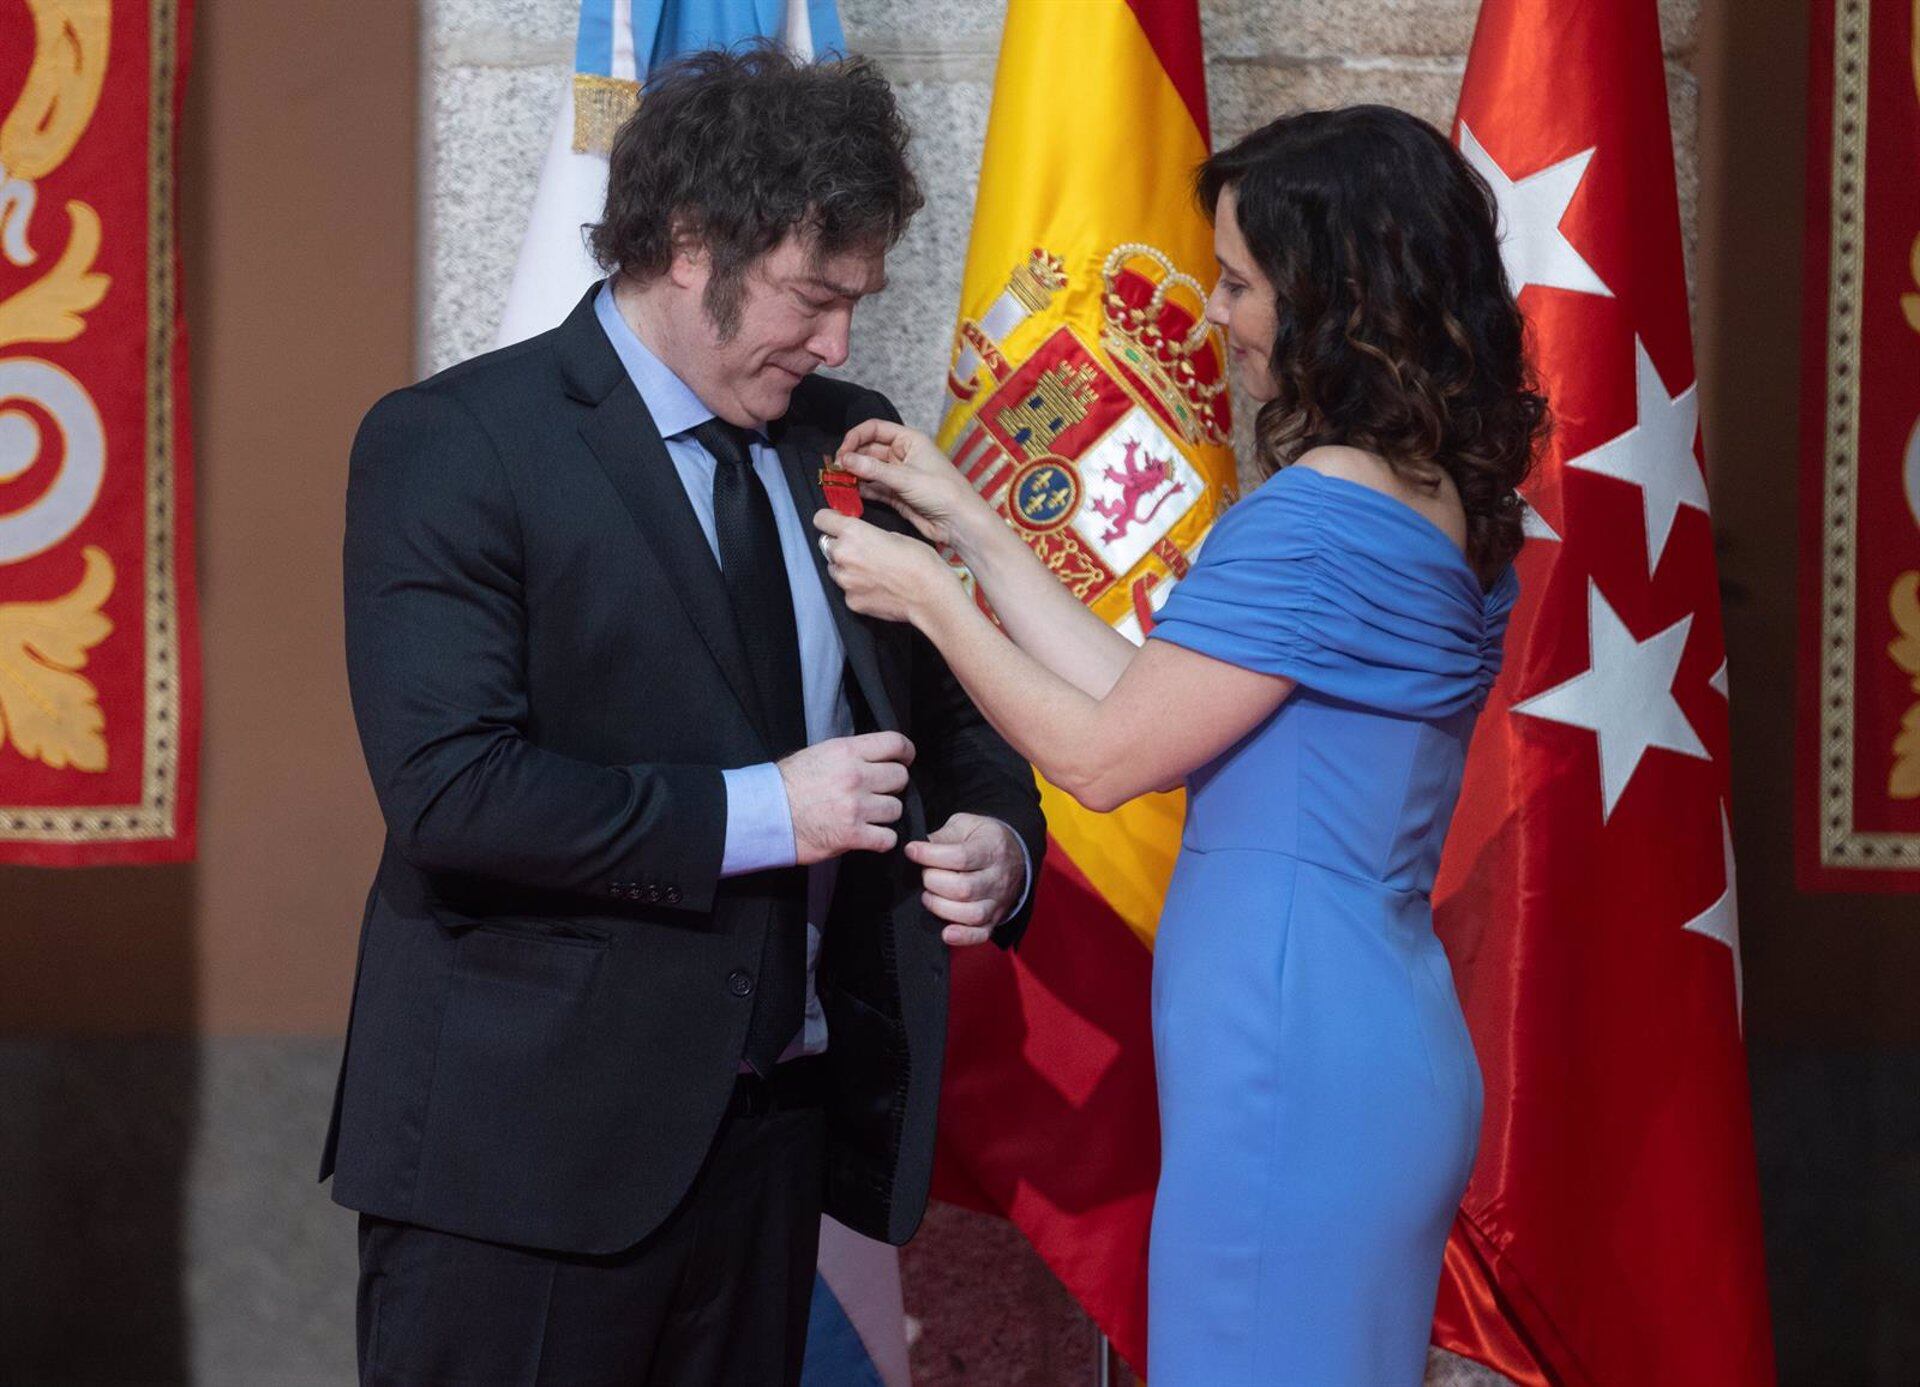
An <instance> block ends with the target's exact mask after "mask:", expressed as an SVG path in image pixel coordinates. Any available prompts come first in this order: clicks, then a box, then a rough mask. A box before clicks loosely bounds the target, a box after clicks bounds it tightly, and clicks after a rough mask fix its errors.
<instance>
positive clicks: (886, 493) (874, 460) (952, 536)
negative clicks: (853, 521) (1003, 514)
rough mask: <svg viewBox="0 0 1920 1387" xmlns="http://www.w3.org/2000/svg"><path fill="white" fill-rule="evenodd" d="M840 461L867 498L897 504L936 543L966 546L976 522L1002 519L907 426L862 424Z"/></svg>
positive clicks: (837, 462) (935, 447) (843, 448)
mask: <svg viewBox="0 0 1920 1387" xmlns="http://www.w3.org/2000/svg"><path fill="white" fill-rule="evenodd" d="M834 465H835V466H837V467H840V468H843V469H845V470H846V471H848V472H851V473H853V475H854V476H856V477H858V478H859V479H860V494H861V495H862V496H864V497H866V498H867V499H868V500H871V501H879V502H882V503H883V504H885V505H889V506H891V507H893V509H895V510H896V511H898V512H899V513H900V514H901V515H902V516H904V517H905V518H906V519H907V520H908V521H909V522H910V523H911V524H912V525H913V527H914V528H915V529H916V530H918V531H919V532H920V533H921V535H922V536H924V537H925V538H926V539H927V540H928V541H929V542H930V543H933V544H937V545H943V546H946V547H948V548H954V549H962V550H964V548H965V546H966V541H967V538H968V536H969V534H970V533H971V532H972V529H973V527H974V526H976V525H979V524H983V523H985V524H993V525H998V524H999V523H1000V518H999V516H998V515H996V514H995V513H994V511H993V508H992V507H991V506H989V505H987V503H986V502H985V501H984V500H982V499H981V497H980V493H979V492H977V491H975V490H974V489H973V488H972V487H971V486H969V485H968V484H967V479H966V478H965V477H962V476H961V475H960V473H959V472H958V471H957V470H956V469H955V468H954V465H953V463H952V462H950V461H949V460H948V458H947V455H946V454H945V453H943V452H941V451H940V449H939V447H938V445H936V444H935V443H934V441H933V440H932V439H931V438H928V437H927V436H926V435H925V434H923V433H920V432H918V431H917V430H914V429H910V428H908V427H907V426H906V425H904V424H895V423H891V422H889V421H888V420H885V419H869V420H868V421H867V422H866V423H864V424H858V425H856V426H855V427H854V428H853V429H852V431H851V432H849V433H848V434H847V436H846V439H845V440H844V441H843V442H842V443H841V444H840V456H839V457H838V458H836V459H835V460H834ZM963 557H964V554H963Z"/></svg>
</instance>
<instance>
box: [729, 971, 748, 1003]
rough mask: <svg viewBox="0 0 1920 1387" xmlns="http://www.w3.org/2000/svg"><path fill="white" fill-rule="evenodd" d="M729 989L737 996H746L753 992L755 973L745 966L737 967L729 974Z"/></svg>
mask: <svg viewBox="0 0 1920 1387" xmlns="http://www.w3.org/2000/svg"><path fill="white" fill-rule="evenodd" d="M727 991H729V992H731V993H732V994H733V995H734V996H736V997H746V996H749V995H751V994H752V992H753V975H752V974H751V973H749V972H747V970H746V969H744V968H736V969H734V970H733V971H732V972H731V973H729V974H727Z"/></svg>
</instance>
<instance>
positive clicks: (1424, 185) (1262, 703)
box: [816, 107, 1545, 1387]
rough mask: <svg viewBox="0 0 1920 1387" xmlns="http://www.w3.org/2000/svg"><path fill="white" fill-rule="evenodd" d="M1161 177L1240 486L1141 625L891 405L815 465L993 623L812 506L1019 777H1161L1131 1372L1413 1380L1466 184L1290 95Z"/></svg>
mask: <svg viewBox="0 0 1920 1387" xmlns="http://www.w3.org/2000/svg"><path fill="white" fill-rule="evenodd" d="M1198 191H1199V195H1200V197H1201V198H1202V200H1203V203H1204V205H1205V207H1206V208H1207V210H1208V211H1209V212H1210V213H1211V214H1212V216H1213V219H1214V226H1215V241H1214V244H1215V250H1216V253H1217V256H1218V259H1219V261H1220V279H1219V283H1218V287H1217V288H1216V289H1215V290H1214V292H1213V295H1212V297H1211V299H1210V300H1209V305H1208V316H1209V318H1210V319H1211V320H1212V321H1213V322H1214V323H1215V324H1217V325H1218V326H1219V327H1220V328H1221V329H1222V330H1223V331H1224V332H1225V334H1226V338H1227V343H1228V345H1229V347H1230V349H1231V352H1232V358H1233V362H1234V368H1235V372H1236V375H1237V378H1238V383H1239V385H1240V387H1241V389H1242V391H1243V392H1244V394H1245V396H1247V397H1249V398H1251V399H1253V400H1256V401H1259V402H1260V410H1259V414H1258V417H1257V419H1256V422H1255V433H1256V437H1257V446H1258V457H1257V462H1258V465H1259V469H1260V470H1261V471H1262V472H1264V473H1266V474H1268V476H1267V479H1266V480H1265V481H1264V482H1263V483H1262V484H1261V485H1260V486H1259V487H1257V488H1256V489H1254V490H1253V491H1251V492H1250V493H1249V494H1248V495H1247V496H1246V497H1245V498H1244V499H1242V500H1241V501H1240V502H1239V503H1238V504H1236V505H1234V506H1233V507H1232V509H1231V510H1229V511H1228V513H1227V514H1226V515H1225V516H1223V517H1222V518H1221V519H1220V520H1219V522H1218V523H1217V524H1216V525H1215V527H1214V529H1213V532H1212V534H1211V535H1210V536H1209V537H1208V538H1207V540H1206V541H1205V543H1204V545H1203V547H1202V548H1201V550H1200V554H1199V557H1198V560H1197V562H1196V564H1195V566H1194V568H1193V569H1192V571H1191V573H1190V574H1189V575H1188V576H1187V577H1186V578H1185V579H1184V580H1183V581H1182V582H1181V583H1180V584H1179V586H1178V587H1177V588H1176V589H1175V590H1174V592H1173V593H1172V595H1171V596H1170V597H1169V598H1168V599H1167V601H1166V604H1165V606H1164V607H1163V609H1162V610H1161V611H1160V613H1159V616H1158V624H1157V625H1156V626H1155V627H1154V628H1153V631H1152V633H1151V638H1150V639H1148V640H1147V641H1146V642H1145V644H1144V645H1143V646H1141V647H1140V648H1138V649H1136V648H1135V647H1134V646H1133V645H1132V644H1131V643H1130V642H1128V641H1127V640H1126V639H1125V638H1124V637H1122V636H1120V635H1118V634H1117V633H1116V632H1114V631H1113V630H1112V629H1110V628H1109V627H1108V626H1107V625H1106V624H1105V623H1104V622H1102V621H1100V620H1099V619H1098V618H1097V617H1095V616H1093V615H1092V614H1091V613H1089V612H1088V611H1087V610H1086V609H1085V608H1084V607H1082V606H1081V605H1080V604H1079V603H1078V602H1077V601H1075V600H1074V599H1073V598H1072V597H1071V596H1070V595H1069V594H1067V593H1066V592H1065V590H1064V589H1063V588H1061V587H1060V586H1059V584H1058V583H1057V582H1056V581H1055V580H1054V579H1053V577H1052V576H1051V575H1050V574H1049V573H1048V572H1047V570H1046V569H1045V568H1044V567H1043V566H1042V565H1041V563H1040V562H1039V561H1038V560H1037V559H1036V558H1035V557H1034V556H1033V555H1032V553H1031V552H1030V551H1029V550H1028V549H1027V547H1026V546H1025V544H1024V543H1022V542H1021V540H1020V539H1019V538H1018V537H1017V536H1015V535H1014V534H1013V533H1012V532H1011V531H1010V530H1009V529H1008V528H1007V527H1006V526H1005V525H1004V524H1003V523H1002V522H1001V521H1000V520H999V518H998V517H997V515H996V514H995V513H994V512H993V511H992V510H990V509H989V508H988V507H987V506H986V505H985V503H984V502H982V501H981V500H980V499H979V498H978V497H977V496H976V495H975V493H974V492H973V491H972V490H971V489H970V488H969V487H968V486H967V484H966V482H965V481H964V480H963V479H962V478H961V477H960V476H959V474H958V473H956V472H955V471H954V470H953V469H952V467H951V465H950V464H949V463H948V462H947V460H946V459H945V458H944V457H943V456H942V455H941V454H940V453H939V451H938V450H937V449H936V448H935V446H934V445H933V444H932V442H931V441H930V440H928V439H927V438H925V437H924V436H923V435H920V434H917V433H914V432H912V431H911V430H908V429H904V428H902V427H900V426H898V425H893V424H886V423H878V422H876V423H873V424H867V425H862V426H861V427H860V428H858V429H856V430H855V431H854V432H853V433H852V434H850V435H849V436H848V439H847V443H846V449H847V454H846V456H844V457H843V458H842V463H843V465H845V466H847V467H848V468H849V469H850V470H853V471H855V472H856V473H857V474H858V476H859V477H860V478H861V489H862V491H863V492H864V493H865V494H866V495H867V496H869V497H871V498H873V499H875V500H879V501H884V502H888V503H890V504H892V505H893V506H894V507H895V508H896V509H898V510H899V511H900V512H901V513H902V514H903V515H905V516H906V517H907V518H908V519H909V520H911V521H912V522H913V523H914V525H915V526H916V527H918V528H919V530H920V531H921V533H922V534H923V535H924V536H926V537H927V538H928V539H931V540H933V541H934V542H936V543H939V544H946V545H950V546H952V548H954V549H955V550H957V551H958V553H959V554H960V556H961V557H962V558H963V559H964V560H965V561H966V563H967V565H968V566H969V568H970V569H971V570H972V572H973V574H974V577H975V578H976V580H977V581H978V582H979V584H980V586H981V587H982V588H983V589H984V590H985V592H986V594H987V596H988V597H989V599H990V600H991V601H992V603H993V605H994V608H995V611H996V612H997V613H998V614H999V616H1000V618H1001V620H1002V622H1003V625H1004V636H1003V634H1002V631H1000V630H996V629H995V628H994V627H993V625H992V624H991V623H990V622H989V621H988V620H987V619H986V618H985V617H984V616H982V614H981V613H980V611H979V610H978V609H977V608H976V607H975V606H974V604H973V603H972V602H971V601H970V600H968V598H967V597H966V595H965V593H964V592H963V591H962V590H961V588H960V586H959V585H958V584H957V583H955V582H954V581H953V578H952V576H951V574H950V572H949V571H948V570H947V568H946V566H945V565H944V563H942V562H941V561H940V559H939V558H938V557H937V556H936V555H935V554H934V552H933V550H932V549H930V548H928V547H927V546H926V545H923V544H918V543H916V542H914V541H913V540H912V539H910V538H907V537H905V536H902V535H898V534H893V533H889V532H887V531H885V530H882V529H879V528H876V527H875V526H873V525H871V524H867V523H865V522H862V521H858V520H850V519H847V518H845V517H842V516H839V515H837V514H835V513H834V512H832V511H823V512H821V513H820V515H819V516H818V517H817V518H816V523H817V524H818V526H819V528H820V530H821V531H822V535H823V538H822V545H823V547H825V548H826V549H827V550H828V560H829V571H830V572H831V574H832V576H833V577H834V579H835V581H837V582H838V583H839V584H840V585H841V587H842V588H844V589H845V591H846V593H847V597H848V601H849V603H850V604H851V605H852V607H853V608H854V609H855V610H856V611H861V612H865V613H868V614H870V615H874V616H878V617H882V618H886V619H890V620H897V621H907V622H911V623H912V624H913V625H914V626H916V627H917V628H919V630H920V631H921V632H922V633H924V634H925V635H926V637H927V638H928V639H930V640H931V641H933V643H934V644H935V645H936V646H938V647H939V649H940V651H941V653H942V654H943V655H944V656H945V657H946V659H947V661H948V663H949V664H950V665H951V666H952V667H953V670H954V672H955V673H956V674H957V675H958V676H959V678H960V680H961V682H962V683H963V684H964V685H965V686H966V688H967V690H968V692H969V693H970V694H971V695H972V696H973V698H974V699H975V701H976V702H977V703H978V704H979V706H980V708H981V709H982V710H983V711H984V712H985V714H986V716H987V717H988V718H989V719H990V720H991V721H992V722H993V723H994V725H995V726H996V727H998V728H999V730H1000V731H1001V732H1002V733H1003V734H1004V735H1005V736H1006V737H1007V739H1008V740H1009V741H1010V742H1011V743H1012V744H1013V745H1014V746H1016V747H1018V748H1019V749H1020V750H1021V751H1022V753H1023V754H1025V755H1027V756H1028V757H1029V758H1031V760H1032V761H1033V763H1034V765H1035V766H1036V767H1037V768H1038V769H1039V770H1040V772H1041V773H1042V774H1044V775H1045V776H1046V777H1047V778H1048V779H1049V780H1050V781H1052V782H1053V783H1054V784H1055V785H1057V786H1059V787H1060V788H1062V789H1064V790H1066V791H1068V792H1069V793H1071V794H1072V795H1074V797H1075V798H1077V799H1078V800H1080V801H1081V802H1082V803H1084V804H1086V805H1087V806H1089V807H1090V808H1093V809H1097V810H1104V809H1109V808H1111V807H1113V806H1115V805H1118V804H1120V803H1122V802H1124V801H1125V800H1127V799H1129V798H1131V797H1133V796H1135V795H1138V794H1141V793H1143V792H1146V791H1149V790H1154V789H1159V788H1163V787H1166V786H1168V785H1172V784H1178V783H1180V782H1181V781H1182V780H1184V781H1185V783H1186V785H1187V787H1188V791H1189V798H1188V807H1187V819H1186V826H1185V831H1184V834H1183V837H1182V842H1181V850H1180V856H1179V861H1178V865H1177V867H1176V869H1175V871H1174V875H1173V881H1172V885H1171V886H1170V888H1169V890H1168V893H1167V898H1166V904H1165V909H1164V912H1163V914H1162V916H1161V920H1160V926H1159V934H1158V940H1157V943H1156V946H1155V952H1154V980H1153V1036H1154V1056H1155V1062H1156V1066H1157V1072H1158V1078H1159V1090H1160V1108H1161V1135H1162V1142H1163V1146H1162V1171H1161V1177H1160V1185H1159V1190H1158V1194H1157V1197H1156V1203H1155V1209H1154V1217H1153V1229H1152V1241H1151V1247H1150V1250H1149V1268H1150V1270H1149V1296H1148V1307H1149V1322H1148V1342H1149V1350H1148V1363H1147V1377H1148V1380H1149V1381H1150V1382H1151V1383H1152V1384H1153V1387H1236V1385H1237V1384H1256V1383H1257V1384H1261V1385H1262V1387H1273V1385H1280V1387H1413V1385H1414V1384H1417V1383H1419V1382H1420V1381H1421V1377H1422V1373H1423V1370H1424V1364H1425V1361H1426V1345H1427V1341H1428V1333H1429V1324H1430V1321H1431V1319H1432V1315H1433V1307H1434V1299H1435V1295H1436V1291H1437V1287H1438V1283H1439V1276H1440V1264H1441V1255H1442V1250H1443V1248H1444V1246H1445V1243H1446V1238H1447V1230H1448V1227H1449V1225H1450V1223H1451V1220H1452V1217H1453V1214H1454V1211H1455V1208H1456V1207H1457V1205H1458V1203H1459V1200H1460V1196H1461V1194H1462V1192H1463V1190H1464V1189H1465V1186H1466V1182H1467V1176H1468V1173H1469V1171H1470V1170H1471V1168H1472V1165H1473V1157H1474V1149H1475V1144H1476V1141H1477V1139H1478V1135H1479V1127H1480V1105H1481V1084H1480V1073H1479V1069H1478V1066H1477V1064H1476V1063H1475V1059H1474V1054H1473V1047H1472V1043H1471V1041H1470V1040H1469V1038H1468V1035H1467V1030H1466V1026H1465V1024H1464V1023H1463V1020H1462V1017H1461V1013H1460V1007H1459V1003H1458V1001H1457V999H1456V997H1455V995H1454V988H1453V980H1452V975H1451V972H1450V970H1449V967H1448V962H1447V957H1446V955H1445V953H1444V952H1443V950H1442V948H1441V946H1440V943H1439V941H1438V940H1437V939H1436V938H1435V937H1434V934H1433V922H1432V911H1431V907H1430V903H1429V893H1430V892H1431V890H1432V887H1433V881H1434V873H1435V869H1436V867H1437V865H1438V863H1439V859H1440V849H1441V844H1442V841H1443V839H1444V838H1445V836H1446V831H1447V825H1448V822H1449V819H1450V818H1451V816H1452V813H1453V809H1454V805H1455V801H1456V799H1457V797H1458V794H1459V789H1460V779H1461V771H1462V767H1463V764H1464V762H1465V759H1466V754H1467V743H1468V740H1469V738H1470V736H1471V733H1472V730H1473V724H1474V719H1475V715H1476V714H1477V712H1478V710H1479V709H1480V707H1481V705H1482V703H1483V702H1484V700H1485V698H1486V696H1487V691H1488V688H1489V687H1490V686H1491V684H1492V683H1493V679H1494V676H1495V674H1496V672H1497V670H1498V667H1499V663H1500V649H1501V640H1502V637H1503V635H1504V632H1505V629H1506V623H1507V617H1508V613H1509V612H1510V611H1511V609H1512V607H1513V603H1514V597H1515V591H1516V589H1515V579H1514V574H1513V569H1512V560H1513V558H1514V555H1515V554H1516V553H1517V551H1518V550H1519V548H1520V543H1521V515H1522V512H1521V503H1520V499H1519V497H1518V494H1517V492H1516V487H1517V486H1518V485H1519V483H1520V482H1521V481H1522V480H1523V478H1524V477H1525V475H1526V473H1527V469H1528V466H1529V464H1530V460H1531V458H1532V456H1533V454H1534V451H1535V447H1536V443H1537V440H1538V438H1539V436H1540V434H1541V432H1542V430H1543V428H1544V426H1545V406H1544V402H1543V401H1542V399H1541V398H1540V396H1539V395H1538V394H1536V393H1535V392H1534V390H1533V389H1532V386H1531V378H1530V373H1529V370H1528V367H1527V364H1526V360H1525V354H1524V350H1523V345H1522V329H1521V320H1520V316H1519V313H1518V311H1517V309H1516V308H1515V306H1514V303H1513V300H1512V299H1511V297H1510V296H1509V294H1508V292H1507V287H1506V280H1505V276H1504V272H1503V269H1502V264H1501V257H1500V248H1499V243H1498V239H1497V236H1496V231H1495V207H1494V203H1493V200H1492V196H1491V194H1490V193H1489V192H1488V190H1487V188H1486V186H1485V185H1484V184H1483V183H1482V182H1481V180H1480V179H1479V177H1478V176H1477V175H1476V174H1475V173H1474V172H1473V171H1472V169H1471V168H1470V167H1469V166H1468V165H1467V164H1466V162H1465V161H1464V160H1462V159H1461V158H1460V156H1459V155H1458V153H1457V152H1456V151H1455V150H1454V149H1453V148H1452V146H1451V145H1450V144H1448V142H1447V141H1446V140H1445V138H1443V137H1442V136H1441V135H1440V134H1439V133H1438V132H1437V131H1435V130H1434V129H1433V128H1432V127H1430V126H1428V125H1426V124H1424V123H1422V122H1420V121H1418V120H1416V119H1414V118H1413V117H1411V116H1408V115H1406V114H1404V113H1402V112H1399V111H1393V110H1389V109H1386V108H1381V107H1359V108H1351V109H1347V110H1340V111H1328V112H1313V113H1308V114H1304V115H1298V116H1293V117H1289V118H1287V119H1283V120H1279V121H1276V122H1274V123H1273V124H1271V125H1268V126H1266V127H1265V128H1263V129H1261V130H1258V131H1256V132H1254V133H1253V134H1251V135H1249V136H1247V137H1246V138H1245V139H1243V140H1241V141H1240V142H1239V143H1238V144H1236V145H1234V146H1233V147H1232V148H1231V149H1228V150H1225V151H1223V152H1222V153H1220V154H1217V155H1215V156H1214V157H1213V158H1212V159H1211V160H1209V161H1208V162H1207V164H1205V165H1204V166H1203V167H1202V169H1201V170H1200V175H1199V179H1198ZM1005 637H1011V639H1007V638H1005ZM914 850H915V851H916V852H920V853H923V854H924V853H925V852H926V851H927V850H926V849H925V848H924V847H923V846H922V845H915V849H914ZM928 866H929V869H930V870H940V868H939V867H938V866H937V865H934V862H933V861H931V860H930V861H929V862H928ZM980 923H981V924H985V923H986V921H985V920H984V917H983V919H982V921H981V922H980ZM947 928H948V934H949V937H952V938H958V937H960V936H962V935H964V934H965V933H966V932H967V931H968V928H969V927H968V925H967V924H965V923H964V922H962V923H957V924H952V925H949V926H948V927H947Z"/></svg>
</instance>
